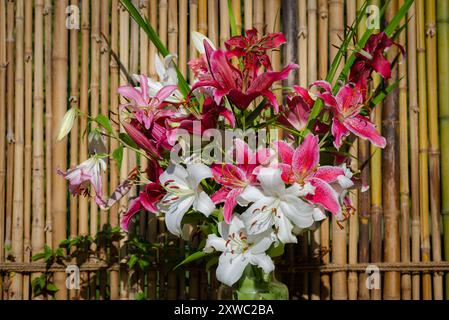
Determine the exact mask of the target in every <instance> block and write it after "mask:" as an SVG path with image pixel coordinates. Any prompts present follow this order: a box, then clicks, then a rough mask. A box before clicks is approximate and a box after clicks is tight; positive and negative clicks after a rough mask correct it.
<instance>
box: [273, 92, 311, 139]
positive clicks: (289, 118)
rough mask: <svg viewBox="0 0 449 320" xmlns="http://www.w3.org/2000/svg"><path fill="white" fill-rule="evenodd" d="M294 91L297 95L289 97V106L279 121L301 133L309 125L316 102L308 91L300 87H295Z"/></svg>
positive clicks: (284, 109)
mask: <svg viewBox="0 0 449 320" xmlns="http://www.w3.org/2000/svg"><path fill="white" fill-rule="evenodd" d="M293 89H294V90H295V93H296V94H295V95H293V96H288V97H287V99H286V101H287V106H285V107H283V110H282V115H281V116H280V117H279V121H280V122H281V123H283V124H284V125H286V126H288V127H292V128H293V129H295V130H298V131H301V130H303V129H304V128H305V127H306V125H307V121H308V120H309V116H310V111H311V110H312V107H313V104H314V102H315V101H313V99H312V98H311V97H310V95H309V92H308V91H307V89H304V88H302V87H299V86H293Z"/></svg>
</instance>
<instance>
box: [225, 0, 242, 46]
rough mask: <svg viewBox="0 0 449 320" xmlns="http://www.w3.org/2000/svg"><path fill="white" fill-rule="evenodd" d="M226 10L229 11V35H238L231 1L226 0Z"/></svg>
mask: <svg viewBox="0 0 449 320" xmlns="http://www.w3.org/2000/svg"><path fill="white" fill-rule="evenodd" d="M228 12H229V24H230V25H231V35H232V36H233V37H235V36H238V35H240V31H239V30H237V22H236V21H235V15H234V10H232V1H231V0H228Z"/></svg>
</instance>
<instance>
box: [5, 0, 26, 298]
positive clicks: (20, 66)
mask: <svg viewBox="0 0 449 320" xmlns="http://www.w3.org/2000/svg"><path fill="white" fill-rule="evenodd" d="M15 13H16V20H15V23H16V25H15V35H16V46H15V53H16V61H15V83H14V85H15V90H16V91H15V92H16V93H15V105H14V113H15V121H14V187H13V189H14V201H13V203H14V205H13V212H12V242H11V248H12V249H11V254H12V256H13V257H14V261H16V262H23V211H24V205H23V198H24V196H23V191H24V190H23V188H24V173H23V170H24V133H25V128H24V119H25V114H24V111H25V110H24V102H25V101H24V56H23V55H24V2H23V0H18V1H17V2H16V11H15ZM22 286H23V275H22V274H20V273H16V274H15V275H14V276H13V277H12V278H11V287H10V291H9V300H22V298H23V290H22V289H23V288H22Z"/></svg>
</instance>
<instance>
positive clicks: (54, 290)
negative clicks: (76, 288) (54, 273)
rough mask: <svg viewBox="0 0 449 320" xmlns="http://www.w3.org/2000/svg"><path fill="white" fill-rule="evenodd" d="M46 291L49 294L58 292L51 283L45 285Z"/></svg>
mask: <svg viewBox="0 0 449 320" xmlns="http://www.w3.org/2000/svg"><path fill="white" fill-rule="evenodd" d="M47 291H49V292H51V293H55V292H58V291H59V289H58V287H56V286H55V285H54V284H53V283H49V284H48V285H47Z"/></svg>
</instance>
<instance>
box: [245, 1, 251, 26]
mask: <svg viewBox="0 0 449 320" xmlns="http://www.w3.org/2000/svg"><path fill="white" fill-rule="evenodd" d="M243 18H244V27H245V30H244V31H246V30H249V29H252V27H253V2H252V1H243Z"/></svg>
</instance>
